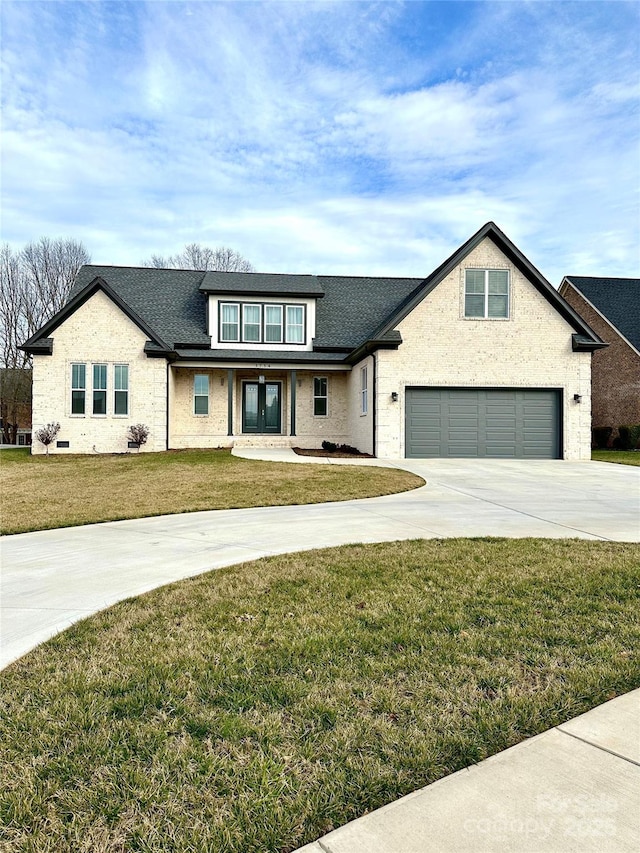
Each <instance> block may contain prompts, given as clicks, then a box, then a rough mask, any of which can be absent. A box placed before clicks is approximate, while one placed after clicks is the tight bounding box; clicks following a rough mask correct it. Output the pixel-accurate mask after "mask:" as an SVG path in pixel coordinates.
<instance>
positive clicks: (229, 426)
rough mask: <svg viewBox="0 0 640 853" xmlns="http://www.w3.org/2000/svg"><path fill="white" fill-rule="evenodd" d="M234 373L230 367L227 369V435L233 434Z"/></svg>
mask: <svg viewBox="0 0 640 853" xmlns="http://www.w3.org/2000/svg"><path fill="white" fill-rule="evenodd" d="M234 373H235V371H234V370H233V369H232V368H229V369H228V370H227V435H233V385H234Z"/></svg>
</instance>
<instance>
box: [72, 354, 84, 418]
mask: <svg viewBox="0 0 640 853" xmlns="http://www.w3.org/2000/svg"><path fill="white" fill-rule="evenodd" d="M74 367H81V368H82V382H83V384H82V385H81V386H80V385H77V386H76V385H74V384H73V374H74ZM80 392H81V393H82V411H81V412H74V411H73V395H74V393H76V394H77V393H80ZM86 414H87V365H86V364H85V363H84V362H83V361H72V362H71V417H72V418H83V417H85V416H86Z"/></svg>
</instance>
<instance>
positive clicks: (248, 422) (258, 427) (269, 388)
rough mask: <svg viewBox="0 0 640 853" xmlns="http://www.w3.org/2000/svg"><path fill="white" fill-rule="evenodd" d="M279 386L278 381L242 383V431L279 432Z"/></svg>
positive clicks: (280, 420)
mask: <svg viewBox="0 0 640 853" xmlns="http://www.w3.org/2000/svg"><path fill="white" fill-rule="evenodd" d="M280 388H281V383H280V382H262V383H261V382H244V383H243V384H242V432H258V433H279V432H280V429H281V423H282V419H281V414H280Z"/></svg>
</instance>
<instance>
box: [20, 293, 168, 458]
mask: <svg viewBox="0 0 640 853" xmlns="http://www.w3.org/2000/svg"><path fill="white" fill-rule="evenodd" d="M52 337H53V355H51V356H45V355H37V356H34V359H33V429H34V431H35V430H36V429H38V428H39V427H41V426H43V425H44V424H46V423H51V422H52V421H53V422H55V421H59V423H60V432H59V433H58V437H57V439H58V440H59V441H68V442H69V448H68V449H62V448H56V446H55V442H54V444H53V445H52V446H51V447H50V449H49V452H50V453H94V452H97V453H126V452H127V429H128V427H129V426H130V425H131V424H135V423H144V424H146V425H147V426H148V427H149V430H150V434H149V438H148V440H147V444H145V445H144V446H143V448H142V450H143V451H153V450H164V449H165V448H166V427H165V420H166V361H165V359H158V358H147V356H146V355H145V354H144V352H143V348H144V344H145V342H146V340H147V337H146V335H145V334H144V332H142V331H141V330H140V329H139V328H138V327H137V326H136V325H135V324H134V323H133V322H132V321H131V320H129V318H128V317H127V316H126V315H125V314H123V313H122V311H121V310H120V309H119V308H118V307H117V306H116V305H114V303H113V302H112V301H111V300H110V299H109V298H108V297H107V296H105V294H104V293H103V292H102V291H97V292H96V293H95V294H94V295H93V296H92V297H91V298H90V299H88V300H87V302H85V304H84V305H82V306H81V307H80V308H78V310H77V311H76V312H75V313H74V314H72V315H71V316H70V317H69V318H68V319H67V320H65V322H64V323H62V324H61V325H60V326H59V327H58V328H57V329H56V330H55V331H54V333H53V334H52ZM72 363H84V364H86V365H87V367H86V376H87V388H86V406H85V412H86V414H85V415H72V414H71V365H72ZM93 363H100V364H107V414H106V415H95V416H94V415H92V414H91V410H92V405H91V401H92V393H91V390H92V389H91V383H92V370H91V365H92V364H93ZM114 364H128V365H129V415H114V414H113V409H114V395H113V392H114V387H113V365H114ZM32 452H33V453H44V452H45V448H44V447H43V445H41V444H40V443H39V442H38V441H37V440H36V439H35V437H34V441H33V447H32ZM133 452H137V451H133Z"/></svg>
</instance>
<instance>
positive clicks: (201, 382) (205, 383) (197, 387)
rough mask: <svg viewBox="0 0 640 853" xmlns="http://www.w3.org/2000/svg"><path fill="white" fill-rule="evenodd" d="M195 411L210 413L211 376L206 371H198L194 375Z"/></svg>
mask: <svg viewBox="0 0 640 853" xmlns="http://www.w3.org/2000/svg"><path fill="white" fill-rule="evenodd" d="M193 413H194V414H195V415H208V414H209V376H208V374H206V373H196V375H195V376H194V377H193Z"/></svg>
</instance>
